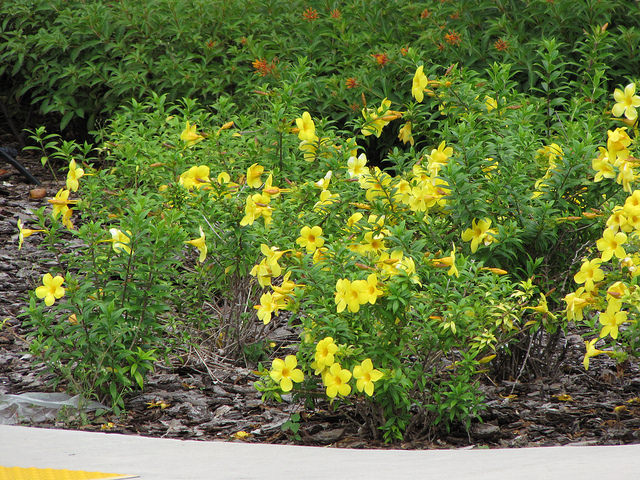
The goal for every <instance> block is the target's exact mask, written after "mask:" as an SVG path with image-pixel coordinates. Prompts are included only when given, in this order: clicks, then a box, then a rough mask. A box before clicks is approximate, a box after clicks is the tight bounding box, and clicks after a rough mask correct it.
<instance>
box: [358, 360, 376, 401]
mask: <svg viewBox="0 0 640 480" xmlns="http://www.w3.org/2000/svg"><path fill="white" fill-rule="evenodd" d="M353 377H354V378H355V379H356V388H357V389H358V391H359V392H362V391H363V390H364V393H366V394H367V395H369V396H372V395H373V389H374V385H373V384H374V382H377V381H378V380H380V379H381V378H382V377H383V374H382V372H381V371H379V370H376V369H374V368H373V362H371V359H370V358H367V359H365V360H364V361H363V362H362V363H361V364H360V365H356V366H355V367H353Z"/></svg>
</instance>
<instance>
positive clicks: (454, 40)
mask: <svg viewBox="0 0 640 480" xmlns="http://www.w3.org/2000/svg"><path fill="white" fill-rule="evenodd" d="M444 39H445V41H446V42H447V43H448V44H449V45H460V42H461V41H462V39H461V38H460V35H459V34H458V32H456V31H454V30H449V33H445V35H444Z"/></svg>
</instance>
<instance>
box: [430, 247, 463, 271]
mask: <svg viewBox="0 0 640 480" xmlns="http://www.w3.org/2000/svg"><path fill="white" fill-rule="evenodd" d="M431 262H432V263H433V265H434V266H435V267H449V271H448V272H447V275H449V276H453V275H455V276H456V277H459V276H460V272H459V271H458V267H457V266H456V246H455V244H454V245H453V249H452V250H451V254H450V255H449V256H448V257H442V258H434V259H433V260H432V261H431Z"/></svg>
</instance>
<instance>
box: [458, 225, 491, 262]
mask: <svg viewBox="0 0 640 480" xmlns="http://www.w3.org/2000/svg"><path fill="white" fill-rule="evenodd" d="M489 227H491V220H489V219H488V218H485V219H484V220H479V221H478V220H476V219H475V218H474V219H473V220H472V222H471V228H467V229H466V230H465V231H464V232H462V240H464V241H465V242H468V241H471V253H475V252H476V250H478V246H479V245H480V243H481V242H483V243H484V244H485V245H486V244H487V243H486V240H487V238H488V237H489ZM489 243H491V242H489Z"/></svg>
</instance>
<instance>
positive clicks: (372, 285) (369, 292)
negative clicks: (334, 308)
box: [357, 273, 383, 305]
mask: <svg viewBox="0 0 640 480" xmlns="http://www.w3.org/2000/svg"><path fill="white" fill-rule="evenodd" d="M357 281H358V282H362V283H360V284H359V289H360V290H361V292H362V299H361V300H360V301H361V302H362V303H365V302H369V303H370V304H371V305H373V304H374V303H376V300H377V299H378V297H379V296H381V295H382V294H383V292H382V290H379V289H378V276H377V275H376V274H375V273H372V274H370V275H369V276H368V277H367V279H366V280H357Z"/></svg>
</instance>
